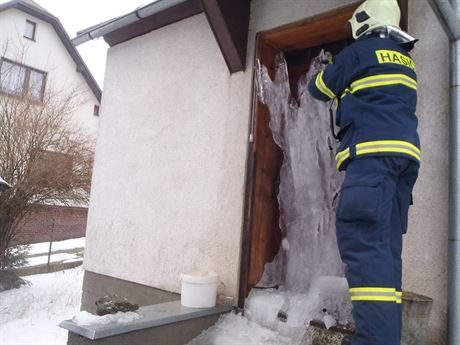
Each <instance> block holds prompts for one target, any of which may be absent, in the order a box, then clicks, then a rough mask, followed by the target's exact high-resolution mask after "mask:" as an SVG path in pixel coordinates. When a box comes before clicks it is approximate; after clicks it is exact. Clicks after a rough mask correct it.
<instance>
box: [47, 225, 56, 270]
mask: <svg viewBox="0 0 460 345" xmlns="http://www.w3.org/2000/svg"><path fill="white" fill-rule="evenodd" d="M55 223H56V220H55V219H54V218H53V221H52V223H51V236H50V248H49V250H48V263H47V264H46V266H47V268H48V273H49V272H50V260H51V247H52V245H53V240H54V225H55Z"/></svg>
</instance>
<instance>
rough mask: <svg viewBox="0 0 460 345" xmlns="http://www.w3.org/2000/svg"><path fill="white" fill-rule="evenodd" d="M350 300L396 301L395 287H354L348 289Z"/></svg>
mask: <svg viewBox="0 0 460 345" xmlns="http://www.w3.org/2000/svg"><path fill="white" fill-rule="evenodd" d="M349 291H350V295H351V300H352V301H377V302H396V300H397V298H396V289H395V288H383V287H356V288H351V289H350V290H349Z"/></svg>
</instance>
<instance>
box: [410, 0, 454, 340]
mask: <svg viewBox="0 0 460 345" xmlns="http://www.w3.org/2000/svg"><path fill="white" fill-rule="evenodd" d="M409 3H410V8H409V13H410V20H409V29H410V31H411V33H412V34H413V35H415V36H416V37H417V38H419V39H420V43H419V44H417V48H416V49H415V50H414V52H413V57H414V59H415V61H416V63H417V74H418V79H419V87H418V103H417V112H418V118H419V133H420V139H421V144H422V165H421V169H420V175H419V179H418V181H417V184H416V186H415V189H414V206H413V207H412V209H411V210H410V223H409V230H408V233H407V235H406V237H405V243H404V246H405V248H404V282H403V286H404V288H405V289H406V290H411V291H415V292H418V293H421V294H424V295H427V296H430V297H432V298H433V299H434V304H433V311H432V317H431V328H432V331H433V337H434V339H435V340H438V341H442V340H443V339H445V336H446V327H447V325H446V323H447V243H448V242H447V233H448V231H447V229H448V228H447V227H448V164H449V147H448V143H449V122H448V115H449V41H448V39H447V36H446V35H445V33H444V31H443V29H442V27H441V26H440V24H439V21H438V20H437V18H436V16H435V15H434V13H433V12H432V10H431V8H430V7H429V5H428V2H427V1H410V2H409Z"/></svg>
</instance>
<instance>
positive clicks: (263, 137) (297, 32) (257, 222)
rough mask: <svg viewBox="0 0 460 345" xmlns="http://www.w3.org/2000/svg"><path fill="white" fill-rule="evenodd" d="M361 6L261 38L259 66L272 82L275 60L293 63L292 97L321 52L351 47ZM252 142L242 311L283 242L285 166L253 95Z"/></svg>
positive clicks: (265, 112) (404, 20) (265, 113)
mask: <svg viewBox="0 0 460 345" xmlns="http://www.w3.org/2000/svg"><path fill="white" fill-rule="evenodd" d="M407 1H408V0H399V3H400V7H401V10H402V14H403V15H402V20H401V27H402V28H403V29H406V28H407V8H408V6H407ZM360 3H361V1H358V2H355V3H353V4H351V5H348V6H344V7H341V8H338V9H336V10H334V11H331V12H328V13H325V14H321V15H318V16H315V17H312V18H308V19H305V20H302V21H300V22H297V23H294V24H289V25H286V26H283V27H280V28H277V29H274V30H269V31H266V32H262V33H259V34H258V35H257V38H256V40H257V44H256V49H257V51H256V61H257V60H260V62H261V63H262V64H263V65H265V66H266V67H267V68H268V71H269V73H270V74H271V76H272V77H273V74H274V66H273V63H274V58H275V56H276V55H277V54H278V53H279V52H284V53H285V56H286V60H287V61H288V69H289V72H290V84H291V90H292V93H293V96H294V97H296V95H297V90H296V87H297V80H298V78H299V77H300V76H301V75H302V74H303V73H306V72H307V69H308V67H309V65H310V60H311V58H313V57H314V56H316V55H317V54H318V53H319V51H320V50H321V49H322V48H326V49H328V50H330V51H331V52H332V53H337V52H338V51H340V50H341V49H342V48H344V47H345V46H346V45H347V44H348V43H349V42H351V39H352V37H351V32H350V30H349V29H348V28H347V25H346V24H347V21H348V19H349V18H350V17H351V16H352V14H353V12H354V11H355V9H356V8H357V6H359V4H360ZM253 99H254V107H253V108H254V110H253V118H254V120H253V123H252V127H253V128H252V139H253V140H252V142H251V144H250V145H249V148H248V150H249V151H248V164H247V174H246V176H247V180H246V197H245V214H244V224H243V238H242V252H241V265H240V289H239V299H238V305H239V306H240V307H243V306H244V300H245V298H246V297H247V295H248V294H249V291H250V290H251V288H252V287H254V286H255V285H256V284H257V283H258V282H259V280H260V278H261V277H262V274H263V271H264V266H265V264H266V263H268V262H271V261H272V260H273V258H274V257H275V255H276V254H277V252H278V250H279V248H280V243H281V240H282V236H281V230H280V228H279V208H278V201H277V197H276V196H277V191H278V184H279V170H280V167H281V164H282V160H283V154H282V152H281V150H280V148H279V147H278V146H277V145H276V144H275V142H274V141H273V138H272V134H271V131H270V128H269V125H268V124H269V114H268V109H267V107H266V106H264V105H263V104H262V103H260V102H259V100H258V99H257V95H256V93H255V91H254V95H253Z"/></svg>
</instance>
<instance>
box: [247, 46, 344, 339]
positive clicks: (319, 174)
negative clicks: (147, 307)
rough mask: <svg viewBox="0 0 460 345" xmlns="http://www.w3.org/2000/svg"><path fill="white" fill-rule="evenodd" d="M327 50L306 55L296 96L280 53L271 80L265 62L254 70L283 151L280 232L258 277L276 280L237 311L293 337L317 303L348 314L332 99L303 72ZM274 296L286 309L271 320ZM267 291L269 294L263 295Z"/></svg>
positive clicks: (318, 65) (319, 309)
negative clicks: (324, 98) (320, 94)
mask: <svg viewBox="0 0 460 345" xmlns="http://www.w3.org/2000/svg"><path fill="white" fill-rule="evenodd" d="M330 57H331V55H330V54H329V53H325V52H321V53H320V55H319V56H318V57H316V58H315V59H313V61H312V63H311V66H310V69H309V71H308V72H307V73H306V74H305V75H304V76H302V77H301V78H300V80H299V83H298V90H299V99H298V101H296V100H294V99H293V98H292V96H291V91H290V87H289V75H288V68H287V63H286V61H285V59H284V57H283V56H282V55H281V54H280V55H278V56H277V57H276V59H275V77H274V80H272V79H271V78H270V76H269V73H268V70H267V68H266V67H265V66H259V67H258V71H257V73H256V80H257V89H258V90H257V91H258V95H259V98H260V100H261V102H262V103H264V104H265V105H266V106H267V107H268V109H269V113H270V129H271V131H272V134H273V139H274V141H275V142H276V144H277V145H278V146H279V147H280V148H281V149H282V151H283V156H284V159H283V164H282V166H281V171H280V188H279V194H278V202H279V205H280V228H281V230H282V232H283V236H284V239H283V241H282V246H281V248H280V251H279V253H278V255H277V256H276V257H275V260H274V261H273V262H272V263H269V264H267V265H266V267H265V272H264V275H263V277H262V279H261V281H260V282H259V284H258V285H259V286H261V287H264V286H275V285H279V286H282V288H281V289H278V290H271V291H270V290H269V291H260V290H257V289H254V290H253V291H252V292H251V294H250V296H249V298H248V300H247V303H246V312H245V314H246V315H247V317H248V318H249V319H250V320H253V321H256V322H258V323H259V324H262V325H264V326H267V327H270V328H272V329H276V330H278V331H279V332H280V333H281V334H284V335H287V336H291V337H294V338H297V337H300V336H301V334H302V330H304V329H305V328H306V327H304V326H305V325H306V324H307V323H308V321H310V320H311V319H313V318H318V319H322V318H323V317H324V315H323V313H324V312H323V310H324V309H326V310H327V313H328V314H330V316H332V317H333V318H334V319H336V320H338V321H340V322H342V323H346V322H349V321H351V320H350V309H351V305H350V303H349V301H348V293H347V283H346V281H345V279H344V278H343V265H342V263H341V260H340V256H339V253H338V249H337V240H336V235H335V208H336V203H337V200H338V198H337V196H338V193H339V190H340V186H341V184H342V181H343V176H342V174H341V173H339V172H337V169H336V164H335V159H334V156H335V151H336V146H337V142H336V140H335V139H334V137H333V135H332V133H331V124H330V114H329V109H330V107H331V106H332V105H331V104H327V103H324V102H320V101H317V100H315V99H314V98H313V97H312V96H311V95H310V93H309V92H308V90H307V85H308V82H309V80H311V78H312V77H314V76H315V75H316V74H317V73H318V72H319V71H320V70H321V69H322V68H324V64H323V61H327V60H329V58H330ZM286 243H287V244H288V245H286ZM269 296H271V297H269ZM275 296H277V297H275ZM280 297H282V300H283V302H281V301H279V302H278V303H276V306H277V307H278V306H280V309H279V310H281V311H282V312H283V313H284V314H286V315H287V320H286V322H279V320H278V318H277V317H276V315H273V314H272V313H271V312H270V311H269V310H268V309H267V307H266V306H265V304H267V303H268V304H272V306H271V308H273V304H275V303H274V301H277V300H278V299H279V298H280ZM267 298H270V299H271V301H265V302H264V300H266V299H267ZM274 316H275V319H274V320H273V317H274ZM267 319H270V322H267Z"/></svg>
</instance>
